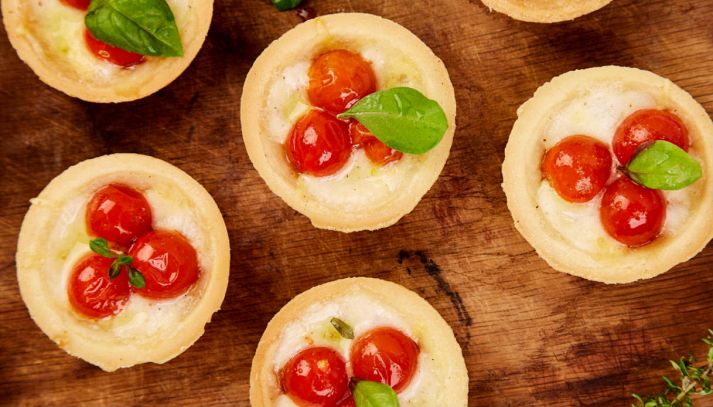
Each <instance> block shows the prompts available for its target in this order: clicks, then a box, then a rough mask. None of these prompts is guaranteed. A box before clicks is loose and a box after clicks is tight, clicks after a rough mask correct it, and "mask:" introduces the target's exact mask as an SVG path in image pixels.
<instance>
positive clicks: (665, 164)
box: [626, 140, 702, 190]
mask: <svg viewBox="0 0 713 407" xmlns="http://www.w3.org/2000/svg"><path fill="white" fill-rule="evenodd" d="M626 171H627V173H628V174H629V176H630V177H631V178H632V179H633V180H634V181H636V182H637V183H639V184H641V185H643V186H645V187H647V188H651V189H665V190H674V189H682V188H685V187H687V186H689V185H691V184H693V183H694V182H696V181H698V179H700V178H701V176H702V170H701V165H700V164H699V163H698V161H696V160H695V159H694V158H693V157H691V156H690V155H688V153H686V152H685V151H684V150H683V149H681V148H680V147H678V146H677V145H675V144H673V143H669V142H668V141H663V140H657V141H655V142H654V143H652V144H651V145H650V146H648V147H646V148H644V149H643V150H641V151H640V152H639V153H638V154H637V155H636V156H635V157H634V159H633V160H631V162H630V163H629V165H628V166H627V167H626Z"/></svg>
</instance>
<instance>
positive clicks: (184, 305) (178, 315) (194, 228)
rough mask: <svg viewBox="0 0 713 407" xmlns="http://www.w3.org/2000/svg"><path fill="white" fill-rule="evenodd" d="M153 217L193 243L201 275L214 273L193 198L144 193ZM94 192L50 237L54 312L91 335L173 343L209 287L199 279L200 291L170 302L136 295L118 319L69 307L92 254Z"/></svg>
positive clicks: (72, 206)
mask: <svg viewBox="0 0 713 407" xmlns="http://www.w3.org/2000/svg"><path fill="white" fill-rule="evenodd" d="M143 193H144V196H145V197H146V199H147V201H148V202H149V205H150V206H151V212H152V215H153V226H154V228H155V229H167V230H175V231H177V232H180V233H181V234H183V235H184V236H185V237H186V238H188V240H189V241H190V242H191V244H192V245H193V247H194V248H195V249H196V251H197V253H198V263H199V267H200V269H201V273H202V272H203V270H210V267H211V263H212V260H211V259H209V258H207V257H206V256H205V255H204V254H203V253H206V252H207V247H206V245H207V244H208V242H206V240H205V239H204V237H203V236H202V232H201V229H200V226H199V225H198V223H197V221H196V219H195V218H194V217H192V216H191V212H192V209H191V207H190V205H191V204H190V201H189V199H188V197H186V196H184V195H183V194H182V193H179V192H176V190H174V189H172V188H171V187H170V186H165V187H158V186H157V187H155V188H152V189H149V190H146V191H143ZM92 194H93V192H91V193H90V192H87V193H85V194H80V195H78V196H75V197H74V198H72V199H71V200H69V201H67V202H66V203H65V205H64V206H63V208H62V209H61V215H60V217H59V219H57V223H56V226H55V227H54V229H53V230H51V231H49V236H48V238H47V241H48V245H47V247H48V251H49V252H48V253H46V256H47V257H46V258H47V262H46V268H45V270H43V271H44V278H45V281H46V287H47V294H48V295H49V296H50V298H47V301H50V302H51V306H52V307H53V308H54V309H55V310H56V311H57V313H58V314H59V315H63V318H68V319H71V320H73V321H74V322H75V323H77V324H78V326H80V327H82V328H83V329H87V330H90V331H91V330H101V331H104V332H107V333H110V334H111V335H112V336H114V337H115V338H116V339H117V340H119V341H126V342H129V341H139V342H141V341H143V340H144V339H145V338H161V337H162V336H165V337H171V336H172V335H173V333H174V330H175V329H176V327H177V326H179V325H180V323H181V321H182V320H183V319H184V317H185V315H186V313H188V312H189V311H190V310H191V309H192V307H193V305H194V304H195V303H196V302H197V301H198V300H199V298H197V297H198V295H197V293H199V292H201V291H202V288H203V285H204V284H205V283H206V280H207V279H205V278H200V277H199V280H198V282H197V283H196V286H194V287H192V288H191V289H190V290H189V291H188V292H187V293H185V294H183V295H181V296H179V297H177V298H173V299H169V300H154V299H147V298H143V297H141V296H140V295H139V294H137V293H132V295H131V297H130V300H129V302H128V303H127V305H126V307H125V308H124V309H123V310H122V311H120V312H119V313H118V314H117V315H115V316H112V317H107V318H103V319H99V320H95V319H91V318H86V317H84V316H82V315H80V314H79V313H77V312H76V311H75V310H74V309H73V307H72V305H71V304H70V303H69V298H68V294H67V285H68V281H69V278H70V275H71V272H72V269H73V268H74V266H75V265H76V264H77V263H78V262H79V261H80V260H81V259H82V258H83V257H84V256H86V255H87V254H90V253H91V251H90V249H89V240H90V237H89V236H88V235H87V230H86V223H85V211H86V205H87V202H88V201H89V199H91V196H92Z"/></svg>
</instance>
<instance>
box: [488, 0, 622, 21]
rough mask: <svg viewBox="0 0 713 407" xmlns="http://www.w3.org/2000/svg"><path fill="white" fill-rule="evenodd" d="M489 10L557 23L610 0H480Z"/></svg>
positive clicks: (513, 16)
mask: <svg viewBox="0 0 713 407" xmlns="http://www.w3.org/2000/svg"><path fill="white" fill-rule="evenodd" d="M482 1H483V4H485V5H486V6H488V8H490V9H491V10H495V11H497V12H500V13H503V14H507V15H509V16H510V17H512V18H514V19H516V20H520V21H528V22H532V23H557V22H561V21H569V20H574V19H575V18H577V17H580V16H583V15H585V14H589V13H591V12H594V11H597V10H599V9H600V8H602V7H604V6H606V5H607V4H609V3H611V2H612V0H482Z"/></svg>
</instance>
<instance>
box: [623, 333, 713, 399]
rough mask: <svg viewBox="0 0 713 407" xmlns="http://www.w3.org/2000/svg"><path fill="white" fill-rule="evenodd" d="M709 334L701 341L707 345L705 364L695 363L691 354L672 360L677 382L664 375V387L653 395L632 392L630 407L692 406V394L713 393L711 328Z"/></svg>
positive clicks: (712, 337) (712, 341)
mask: <svg viewBox="0 0 713 407" xmlns="http://www.w3.org/2000/svg"><path fill="white" fill-rule="evenodd" d="M708 334H709V336H708V337H707V338H703V342H705V343H706V345H708V346H709V348H708V354H707V356H706V359H707V364H704V365H699V366H696V365H695V360H694V359H693V356H689V357H688V358H681V359H680V360H679V361H675V360H672V361H670V362H671V366H673V368H674V369H676V371H678V373H679V375H680V376H681V378H680V380H679V382H678V383H674V382H673V380H671V379H669V378H668V377H666V376H664V377H663V381H664V382H665V383H666V389H665V390H664V391H662V392H661V393H659V394H656V395H653V396H646V397H644V396H641V395H639V394H632V397H634V398H635V399H636V400H637V402H636V404H632V405H631V406H632V407H691V406H693V398H692V396H693V395H696V394H697V395H700V396H707V395H709V394H711V393H713V390H711V377H710V376H711V372H713V329H709V330H708Z"/></svg>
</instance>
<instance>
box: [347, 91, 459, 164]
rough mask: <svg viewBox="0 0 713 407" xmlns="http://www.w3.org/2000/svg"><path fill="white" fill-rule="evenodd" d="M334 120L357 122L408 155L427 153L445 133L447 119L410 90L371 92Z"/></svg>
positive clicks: (430, 101) (415, 92) (435, 107)
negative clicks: (352, 119) (349, 119)
mask: <svg viewBox="0 0 713 407" xmlns="http://www.w3.org/2000/svg"><path fill="white" fill-rule="evenodd" d="M337 117H338V118H339V119H348V118H354V119H356V120H358V121H359V123H361V124H363V125H364V126H365V127H366V128H367V129H369V131H370V132H371V133H372V134H373V135H374V136H376V138H378V139H379V140H381V142H383V143H384V144H386V145H387V146H389V147H391V148H393V149H394V150H398V151H401V152H404V153H408V154H423V153H425V152H427V151H428V150H430V149H432V148H433V147H435V146H436V145H437V144H438V143H439V142H440V141H441V139H442V138H443V135H444V134H446V130H448V119H447V118H446V114H445V112H443V109H442V108H441V106H440V105H439V104H438V102H436V101H434V100H431V99H428V98H427V97H426V96H424V95H423V94H422V93H421V92H419V91H417V90H416V89H412V88H391V89H387V90H383V91H380V92H376V93H372V94H371V95H368V96H366V97H364V98H363V99H361V100H360V101H359V102H357V104H355V105H354V106H352V108H351V109H349V110H347V111H346V112H344V113H342V114H340V115H339V116H337Z"/></svg>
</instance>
